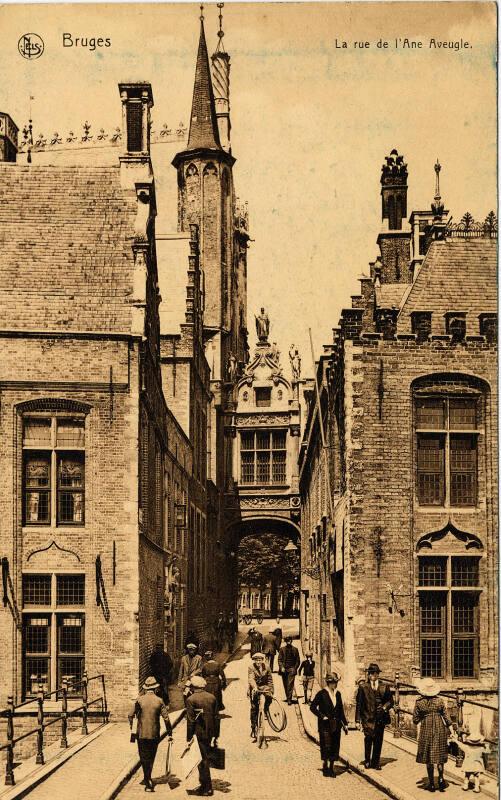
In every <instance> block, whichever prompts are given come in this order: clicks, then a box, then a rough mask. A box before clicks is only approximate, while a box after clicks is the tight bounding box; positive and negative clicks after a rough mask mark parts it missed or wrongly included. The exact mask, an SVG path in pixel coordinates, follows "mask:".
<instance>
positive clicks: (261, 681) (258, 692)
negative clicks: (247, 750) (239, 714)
mask: <svg viewBox="0 0 501 800" xmlns="http://www.w3.org/2000/svg"><path fill="white" fill-rule="evenodd" d="M248 677H249V690H248V694H249V697H250V701H251V702H250V721H251V738H252V741H253V742H256V741H257V723H258V716H259V704H260V700H261V697H262V696H263V697H264V709H263V711H266V709H267V708H268V706H269V705H270V703H271V698H272V697H273V692H274V686H273V675H272V674H271V670H270V668H269V666H268V664H267V663H266V658H265V655H264V653H254V655H253V656H252V664H250V665H249V671H248Z"/></svg>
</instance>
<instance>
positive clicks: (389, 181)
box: [378, 150, 411, 283]
mask: <svg viewBox="0 0 501 800" xmlns="http://www.w3.org/2000/svg"><path fill="white" fill-rule="evenodd" d="M385 162H386V163H385V164H383V166H382V169H381V201H382V203H381V216H382V230H381V233H380V234H379V236H378V245H379V248H380V250H381V276H380V279H381V282H382V283H409V282H410V281H411V272H410V268H409V261H410V242H411V234H410V230H409V226H408V224H407V220H406V217H407V164H406V163H405V161H404V157H403V156H401V155H399V154H398V152H397V150H392V151H391V153H390V155H389V156H386V158H385Z"/></svg>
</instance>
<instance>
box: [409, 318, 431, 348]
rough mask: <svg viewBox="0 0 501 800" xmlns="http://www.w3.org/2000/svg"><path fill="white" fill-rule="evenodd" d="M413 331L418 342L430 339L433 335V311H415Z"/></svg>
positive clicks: (412, 322) (412, 321)
mask: <svg viewBox="0 0 501 800" xmlns="http://www.w3.org/2000/svg"><path fill="white" fill-rule="evenodd" d="M411 324H412V333H415V334H416V339H417V341H418V342H426V341H428V337H429V336H431V311H413V312H412V314H411Z"/></svg>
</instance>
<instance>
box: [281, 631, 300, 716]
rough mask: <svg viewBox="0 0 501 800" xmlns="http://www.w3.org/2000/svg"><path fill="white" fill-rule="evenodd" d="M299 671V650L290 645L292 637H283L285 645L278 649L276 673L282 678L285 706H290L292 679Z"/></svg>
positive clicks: (292, 687)
mask: <svg viewBox="0 0 501 800" xmlns="http://www.w3.org/2000/svg"><path fill="white" fill-rule="evenodd" d="M298 669H299V650H298V649H297V647H294V645H293V644H292V636H286V637H285V644H284V646H283V647H281V648H280V652H279V654H278V671H279V673H280V675H281V676H282V681H283V684H284V692H285V699H286V700H287V705H289V706H290V705H291V704H292V692H293V691H294V678H295V677H296V674H297V671H298Z"/></svg>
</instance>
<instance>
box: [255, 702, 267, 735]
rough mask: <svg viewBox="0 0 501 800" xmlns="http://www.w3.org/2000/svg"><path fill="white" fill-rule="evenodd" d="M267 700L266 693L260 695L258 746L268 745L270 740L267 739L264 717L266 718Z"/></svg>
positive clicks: (257, 731)
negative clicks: (265, 707)
mask: <svg viewBox="0 0 501 800" xmlns="http://www.w3.org/2000/svg"><path fill="white" fill-rule="evenodd" d="M265 702H266V697H265V695H264V694H262V693H261V694H260V695H259V711H258V714H257V730H256V735H257V746H258V747H263V746H264V747H268V742H267V741H266V736H265V735H264V719H265V711H264V704H265Z"/></svg>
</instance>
